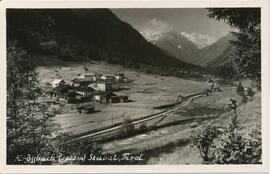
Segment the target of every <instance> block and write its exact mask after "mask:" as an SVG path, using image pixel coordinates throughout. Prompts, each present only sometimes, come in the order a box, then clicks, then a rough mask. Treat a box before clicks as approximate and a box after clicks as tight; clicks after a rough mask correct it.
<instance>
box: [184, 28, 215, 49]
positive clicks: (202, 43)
mask: <svg viewBox="0 0 270 174" xmlns="http://www.w3.org/2000/svg"><path fill="white" fill-rule="evenodd" d="M181 35H183V36H184V37H186V38H187V39H188V40H190V41H191V42H193V43H194V44H195V45H196V46H197V47H198V48H200V49H201V48H204V47H206V46H208V45H211V44H213V43H214V42H216V41H217V40H218V38H216V37H213V36H209V35H208V34H201V33H194V32H193V33H190V34H189V33H185V32H181Z"/></svg>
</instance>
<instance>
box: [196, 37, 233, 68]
mask: <svg viewBox="0 0 270 174" xmlns="http://www.w3.org/2000/svg"><path fill="white" fill-rule="evenodd" d="M233 39H234V37H233V35H232V34H228V35H226V36H225V37H223V38H221V39H219V40H218V41H217V42H215V43H213V44H212V45H209V46H207V47H205V48H203V49H202V50H201V51H200V53H199V54H198V57H197V59H196V62H197V64H198V65H201V66H203V67H218V66H222V65H224V64H225V63H226V62H227V61H228V59H229V57H228V56H229V54H230V52H231V45H230V40H233Z"/></svg>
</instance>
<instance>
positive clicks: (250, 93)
mask: <svg viewBox="0 0 270 174" xmlns="http://www.w3.org/2000/svg"><path fill="white" fill-rule="evenodd" d="M247 94H248V95H249V96H251V97H252V96H253V95H254V92H253V90H252V88H251V87H249V88H248V89H247Z"/></svg>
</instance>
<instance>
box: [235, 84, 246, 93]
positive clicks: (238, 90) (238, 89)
mask: <svg viewBox="0 0 270 174" xmlns="http://www.w3.org/2000/svg"><path fill="white" fill-rule="evenodd" d="M236 92H237V94H239V95H240V96H244V87H243V86H242V83H241V82H239V83H238V86H237V88H236Z"/></svg>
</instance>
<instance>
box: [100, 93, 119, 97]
mask: <svg viewBox="0 0 270 174" xmlns="http://www.w3.org/2000/svg"><path fill="white" fill-rule="evenodd" d="M95 95H100V96H104V97H107V96H117V95H116V94H115V93H113V92H96V93H95Z"/></svg>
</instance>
